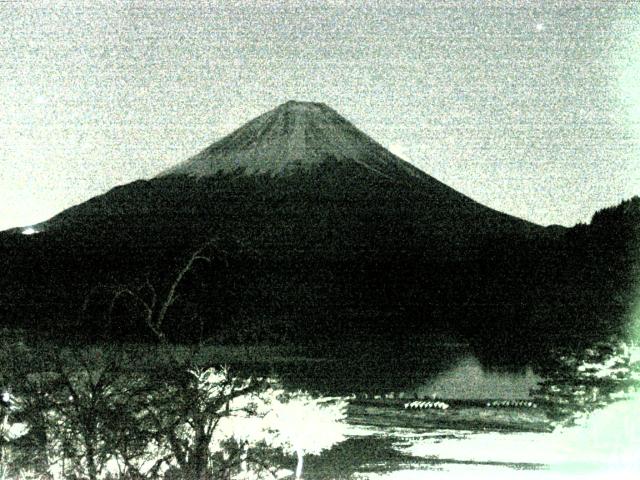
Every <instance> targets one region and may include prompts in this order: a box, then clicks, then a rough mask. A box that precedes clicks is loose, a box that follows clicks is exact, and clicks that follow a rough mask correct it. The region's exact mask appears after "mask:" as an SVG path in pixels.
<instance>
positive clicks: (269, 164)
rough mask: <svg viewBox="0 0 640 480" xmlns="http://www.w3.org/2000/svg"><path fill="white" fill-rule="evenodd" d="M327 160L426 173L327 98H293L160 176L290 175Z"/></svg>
mask: <svg viewBox="0 0 640 480" xmlns="http://www.w3.org/2000/svg"><path fill="white" fill-rule="evenodd" d="M323 163H340V164H357V165H359V166H360V167H364V168H366V169H367V170H369V171H370V172H374V173H376V174H378V175H382V176H386V177H391V178H397V177H398V176H400V177H402V176H411V177H415V176H420V175H424V174H423V173H422V172H421V171H420V170H418V169H417V168H415V167H413V166H412V165H411V164H409V163H407V162H405V161H404V160H402V159H400V158H399V157H397V156H395V155H393V154H392V153H391V152H389V151H388V150H386V149H385V148H384V147H383V146H382V145H380V144H379V143H377V142H375V141H374V140H373V139H371V138H370V137H369V136H367V135H366V134H365V133H363V132H361V131H360V130H358V129H357V128H356V127H355V126H354V125H353V124H351V123H350V122H349V121H348V120H346V119H345V118H344V117H342V116H341V115H340V114H338V113H337V112H336V111H335V110H333V109H332V108H330V107H328V106H326V105H325V104H323V103H312V102H297V101H289V102H286V103H284V104H282V105H280V106H279V107H277V108H275V109H273V110H271V111H269V112H267V113H265V114H263V115H260V116H259V117H257V118H255V119H254V120H251V121H250V122H248V123H247V124H245V125H244V126H242V127H240V128H239V129H237V130H235V131H234V132H232V133H231V134H229V135H227V136H226V137H224V138H222V139H221V140H219V141H217V142H215V143H214V144H212V145H211V146H209V147H207V148H206V149H204V150H203V151H202V152H200V153H198V154H197V155H195V156H193V157H191V158H189V159H188V160H186V161H185V162H183V163H181V164H179V165H177V166H175V167H173V168H171V169H169V170H167V171H165V172H163V173H162V174H160V175H159V176H160V177H165V176H175V175H178V176H181V175H186V176H190V177H207V176H212V175H215V174H218V173H233V172H238V171H242V172H243V173H246V174H270V175H286V174H290V173H293V172H296V171H299V170H301V169H302V170H309V169H311V168H313V167H315V166H318V165H320V164H323Z"/></svg>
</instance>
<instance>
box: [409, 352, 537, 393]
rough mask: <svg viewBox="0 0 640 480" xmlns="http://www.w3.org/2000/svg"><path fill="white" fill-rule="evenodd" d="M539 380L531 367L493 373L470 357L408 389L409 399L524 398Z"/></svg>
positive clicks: (463, 358) (472, 356)
mask: <svg viewBox="0 0 640 480" xmlns="http://www.w3.org/2000/svg"><path fill="white" fill-rule="evenodd" d="M541 380H542V379H541V377H539V376H538V375H536V374H535V373H534V372H533V370H532V369H531V367H525V368H524V370H523V371H509V370H504V369H500V370H495V369H493V370H492V369H488V368H486V367H483V366H482V365H481V364H480V362H479V361H478V360H477V358H476V357H475V356H474V355H471V354H469V355H466V356H464V357H462V358H461V359H459V360H458V362H457V364H456V365H455V366H454V367H453V368H451V369H449V370H446V371H444V372H442V373H439V374H437V375H436V376H435V377H434V378H430V379H427V380H426V381H425V383H424V384H423V385H420V386H418V387H417V388H415V389H412V390H411V391H410V392H409V395H410V396H412V397H413V396H416V395H417V396H418V397H419V398H422V397H437V398H452V399H453V398H455V399H459V400H470V399H484V398H495V399H504V400H512V399H526V398H529V396H530V395H529V392H530V391H531V389H532V388H534V387H535V386H536V385H537V384H538V382H540V381H541Z"/></svg>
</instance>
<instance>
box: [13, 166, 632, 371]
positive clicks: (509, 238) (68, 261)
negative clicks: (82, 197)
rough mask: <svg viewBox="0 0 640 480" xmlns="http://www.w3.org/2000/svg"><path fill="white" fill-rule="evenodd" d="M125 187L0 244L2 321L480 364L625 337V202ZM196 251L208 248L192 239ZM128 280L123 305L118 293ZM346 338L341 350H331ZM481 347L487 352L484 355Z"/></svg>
mask: <svg viewBox="0 0 640 480" xmlns="http://www.w3.org/2000/svg"><path fill="white" fill-rule="evenodd" d="M319 175H320V174H318V173H315V174H314V173H313V172H300V173H299V174H297V175H292V176H285V177H269V176H264V177H262V176H243V175H237V176H228V175H227V176H218V177H213V178H209V179H200V180H193V179H186V178H162V179H155V180H152V181H140V182H135V183H134V184H130V185H128V186H125V187H119V188H117V189H114V190H112V191H110V192H109V193H107V194H105V195H103V196H101V197H97V198H95V199H92V200H90V201H89V202H86V203H84V204H82V205H80V206H78V207H75V208H72V209H70V210H68V211H66V212H64V213H63V214H61V215H60V216H58V217H56V218H54V219H53V220H52V221H50V222H49V223H48V224H47V225H46V226H45V230H44V231H43V232H42V233H40V234H38V235H33V236H23V235H18V234H16V232H8V233H5V234H3V235H2V237H1V238H0V249H1V250H0V258H1V262H2V271H3V272H5V273H4V275H3V277H2V279H1V280H0V282H1V284H0V315H1V316H2V317H1V321H2V323H3V324H4V325H5V326H21V327H25V328H34V329H39V330H43V331H47V332H50V333H51V332H52V333H57V334H61V335H64V336H68V335H70V334H75V335H78V334H79V335H81V336H83V337H85V339H86V340H98V339H100V340H104V339H112V340H117V339H120V340H131V339H135V340H144V339H146V340H150V341H151V340H153V334H151V333H150V330H149V328H148V325H145V315H146V314H145V307H144V304H143V303H142V302H140V301H139V300H140V299H142V300H144V301H145V302H147V303H149V302H151V300H152V297H153V296H154V295H155V296H156V297H157V298H161V297H163V296H165V297H166V295H167V293H168V291H169V290H170V289H171V285H172V283H173V281H174V280H175V278H176V275H177V273H178V272H180V270H181V268H183V267H184V266H185V264H186V262H188V261H189V258H190V256H191V255H192V253H193V252H194V251H196V250H197V249H199V248H200V247H202V246H203V245H205V243H206V249H205V250H203V253H202V256H203V257H205V258H204V259H203V260H202V261H197V262H195V263H194V264H193V265H192V266H191V268H189V271H188V272H187V274H186V275H184V278H182V280H181V282H180V284H179V286H178V289H177V291H176V292H175V294H176V295H175V299H174V301H172V302H171V304H170V306H169V308H168V309H167V312H166V317H165V318H164V321H163V327H162V328H163V329H164V334H166V335H167V337H169V338H170V339H171V340H174V341H179V342H192V341H197V340H201V339H203V338H207V339H210V340H212V341H214V342H218V343H274V344H278V343H289V344H300V345H304V344H314V345H315V344H318V343H322V342H323V341H325V342H335V339H336V338H344V339H349V338H359V339H361V338H363V337H364V338H369V337H371V338H382V339H383V340H384V339H387V340H391V339H394V340H395V339H399V338H405V339H407V338H412V337H421V336H424V335H432V334H438V333H448V334H451V335H456V336H460V337H461V338H463V339H465V340H468V341H471V343H473V344H475V345H478V346H480V347H481V348H480V349H479V350H481V351H482V352H484V355H485V356H486V357H487V360H490V358H491V357H492V356H493V355H497V356H498V357H501V356H502V357H509V356H511V357H513V358H519V357H531V356H535V355H537V354H540V353H541V352H542V351H544V350H546V349H547V348H548V347H549V345H550V344H552V343H554V342H556V343H557V342H558V341H561V342H566V341H567V338H571V339H574V340H576V341H580V339H592V338H593V337H596V336H598V335H600V334H602V335H610V334H613V333H616V332H618V331H620V330H623V329H624V328H625V327H626V323H625V322H626V320H627V318H628V314H629V310H630V305H631V303H632V301H633V298H634V297H633V295H634V293H635V290H634V289H635V287H636V285H634V281H635V279H637V278H640V276H639V275H638V273H639V271H638V269H639V257H640V255H638V251H639V245H640V243H639V238H640V235H639V231H638V225H639V224H640V222H639V218H640V199H639V198H638V197H634V198H633V199H631V200H628V201H625V202H623V203H622V204H620V205H618V206H616V207H612V208H609V209H606V210H603V211H600V212H597V213H596V214H595V215H594V217H593V220H592V222H591V223H590V224H589V225H582V224H580V225H577V226H575V227H573V228H569V229H565V228H562V227H549V228H542V227H538V226H535V225H533V224H529V223H527V222H523V221H520V220H518V219H514V218H513V217H509V216H507V215H504V214H499V213H497V212H494V211H491V210H488V209H485V208H484V207H482V206H481V205H479V204H476V203H475V202H473V201H471V200H469V199H467V198H466V197H463V196H461V195H459V194H457V193H455V192H454V193H455V195H454V194H453V193H451V192H453V191H450V190H449V189H448V188H447V187H445V186H441V187H442V188H440V186H439V185H438V184H429V186H428V188H426V187H424V188H423V186H422V185H420V184H419V180H416V182H417V183H416V185H412V184H408V183H397V182H396V183H394V182H392V181H391V180H386V179H385V178H383V177H379V176H375V175H373V174H369V173H367V172H362V173H361V174H360V175H359V176H353V175H351V176H349V175H346V174H342V173H341V172H340V171H331V172H329V173H327V172H322V176H321V177H320V176H319ZM207 242H208V243H207ZM123 288H126V289H128V290H130V291H131V292H133V293H135V294H136V296H138V297H139V298H138V299H135V298H134V296H133V295H121V296H119V297H118V299H117V301H115V302H114V301H113V300H114V298H115V296H116V292H117V291H118V289H120V290H122V289H123ZM345 343H347V340H345ZM489 347H495V348H489Z"/></svg>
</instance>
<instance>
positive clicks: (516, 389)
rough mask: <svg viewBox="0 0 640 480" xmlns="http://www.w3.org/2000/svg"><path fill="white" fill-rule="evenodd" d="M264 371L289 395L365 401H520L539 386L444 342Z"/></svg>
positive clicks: (529, 372) (522, 367) (373, 349)
mask: <svg viewBox="0 0 640 480" xmlns="http://www.w3.org/2000/svg"><path fill="white" fill-rule="evenodd" d="M268 368H269V369H270V373H272V374H274V375H276V376H278V377H279V378H281V379H282V380H283V382H284V384H285V386H287V387H288V388H291V389H304V390H309V391H315V392H318V393H321V394H324V395H354V394H355V395H357V396H368V397H371V396H384V395H389V394H391V395H392V396H394V397H396V398H397V397H399V396H400V397H406V398H415V397H416V396H417V397H418V398H425V397H434V396H436V397H438V398H450V399H461V400H464V399H485V398H495V399H526V398H528V397H529V392H530V390H531V389H533V388H534V387H535V386H536V385H537V384H538V382H539V381H540V380H541V378H540V377H539V376H538V375H536V374H535V373H534V370H533V368H532V366H531V365H526V364H519V365H513V364H510V363H508V362H505V363H504V364H493V365H483V364H482V363H481V362H480V361H479V360H478V358H477V356H476V355H475V354H474V352H473V351H472V350H471V349H470V348H469V347H468V346H467V345H465V344H461V343H444V342H442V343H437V344H431V345H429V344H422V345H420V344H416V345H415V346H406V345H403V346H401V347H398V348H394V347H389V346H386V345H385V346H378V345H376V346H371V345H367V346H363V347H362V348H355V349H351V350H349V351H344V352H342V354H341V355H337V356H336V355H335V354H334V355H331V356H325V357H323V356H318V357H312V358H304V359H297V360H292V361H290V362H278V363H273V364H270V365H269V367H268Z"/></svg>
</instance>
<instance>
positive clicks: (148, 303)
mask: <svg viewBox="0 0 640 480" xmlns="http://www.w3.org/2000/svg"><path fill="white" fill-rule="evenodd" d="M215 243H217V242H216V240H215V239H210V240H208V241H206V242H204V243H203V244H202V245H200V246H199V247H198V248H197V249H195V250H194V251H193V252H192V253H191V254H190V255H189V257H188V258H187V259H186V261H184V262H183V263H182V264H181V265H180V267H179V268H178V270H177V272H175V274H174V275H173V276H172V277H171V278H170V282H169V284H168V287H166V288H164V289H162V288H157V287H156V286H155V285H154V284H153V283H152V281H151V280H150V279H149V275H148V274H147V275H146V276H145V279H144V281H143V282H142V283H141V284H138V285H98V286H96V287H94V288H93V289H91V291H90V292H89V294H88V295H87V296H86V298H85V301H84V304H83V306H82V309H81V311H82V313H83V314H85V315H86V312H87V309H88V307H89V304H90V303H91V300H92V296H93V294H94V293H95V292H97V291H102V292H107V293H108V296H109V297H110V298H109V304H108V307H107V319H108V323H109V324H111V323H112V317H113V313H114V310H115V308H116V307H117V306H118V305H119V304H121V303H122V302H124V301H125V300H126V299H128V300H129V301H130V302H131V305H132V306H135V307H136V308H137V309H138V310H139V311H140V312H141V314H142V318H143V321H144V324H145V326H146V327H147V328H148V329H149V331H150V332H151V333H152V334H153V335H154V337H155V338H156V339H157V340H158V342H160V343H164V342H166V341H167V334H166V318H167V313H168V312H169V309H170V308H171V307H172V306H173V305H174V304H175V302H176V301H177V300H178V298H179V297H180V295H179V293H178V292H179V289H180V286H181V284H182V283H183V282H184V280H185V278H186V277H187V275H188V274H189V272H191V271H192V270H193V268H194V267H195V265H196V264H197V263H199V262H205V263H209V264H210V263H211V261H212V258H211V256H209V255H206V254H205V252H206V251H207V250H208V249H210V247H211V246H212V245H214V244H215ZM201 329H202V325H201Z"/></svg>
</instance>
